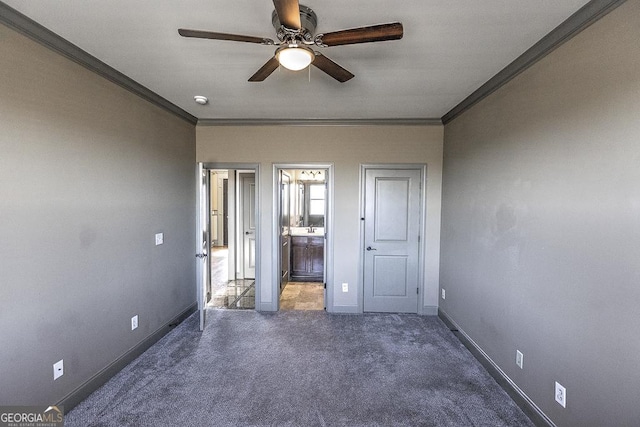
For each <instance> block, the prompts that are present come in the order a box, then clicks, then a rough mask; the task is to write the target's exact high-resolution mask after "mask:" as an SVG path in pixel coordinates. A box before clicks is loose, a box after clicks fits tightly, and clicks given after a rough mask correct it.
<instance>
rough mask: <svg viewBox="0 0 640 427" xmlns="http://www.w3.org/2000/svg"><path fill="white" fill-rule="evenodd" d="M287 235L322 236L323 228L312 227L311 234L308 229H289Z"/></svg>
mask: <svg viewBox="0 0 640 427" xmlns="http://www.w3.org/2000/svg"><path fill="white" fill-rule="evenodd" d="M289 234H291V235H292V236H324V227H313V232H310V231H309V227H291V229H290V232H289Z"/></svg>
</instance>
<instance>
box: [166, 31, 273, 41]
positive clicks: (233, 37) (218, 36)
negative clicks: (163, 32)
mask: <svg viewBox="0 0 640 427" xmlns="http://www.w3.org/2000/svg"><path fill="white" fill-rule="evenodd" d="M178 34H180V35H181V36H182V37H195V38H197V39H213V40H229V41H233V42H246V43H258V44H266V45H272V44H274V42H273V40H271V39H267V38H264V37H253V36H243V35H239V34H227V33H214V32H213V31H200V30H187V29H184V28H180V29H179V30H178Z"/></svg>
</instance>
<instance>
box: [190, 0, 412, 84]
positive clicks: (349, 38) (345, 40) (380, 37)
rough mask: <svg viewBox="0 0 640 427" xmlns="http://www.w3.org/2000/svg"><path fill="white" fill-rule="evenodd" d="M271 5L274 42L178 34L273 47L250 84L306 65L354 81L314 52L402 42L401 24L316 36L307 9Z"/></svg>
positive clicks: (294, 1) (280, 0) (292, 0)
mask: <svg viewBox="0 0 640 427" xmlns="http://www.w3.org/2000/svg"><path fill="white" fill-rule="evenodd" d="M262 1H266V0H262ZM272 1H273V5H274V6H275V10H274V11H273V12H272V13H271V23H272V24H273V27H274V28H275V30H276V36H277V40H273V39H270V38H266V37H256V36H246V35H242V34H228V33H218V32H213V31H202V30H189V29H185V28H180V29H179V30H178V33H179V34H180V35H181V36H182V37H195V38H198V39H213V40H228V41H233V42H245V43H257V44H262V45H265V46H277V49H276V52H275V55H274V56H273V57H271V59H269V60H268V61H267V62H266V63H265V64H264V65H263V66H262V68H260V69H259V70H258V71H256V73H255V74H254V75H253V76H251V77H249V81H250V82H261V81H264V79H266V78H267V77H269V76H270V75H271V73H273V72H274V71H275V70H277V69H278V66H280V65H282V66H283V67H285V68H288V69H290V70H293V71H299V70H303V69H305V68H307V67H308V66H309V65H313V66H314V67H316V68H318V69H320V70H322V71H324V72H325V73H327V74H328V75H330V76H331V77H333V78H334V79H336V80H337V81H339V82H341V83H344V82H346V81H347V80H350V79H352V78H353V77H354V76H353V74H351V72H350V71H349V70H347V69H345V68H342V67H341V66H340V65H338V64H336V63H335V62H333V61H332V60H330V59H329V58H327V57H326V56H324V55H323V54H322V53H320V52H318V51H316V49H319V48H325V47H331V46H342V45H349V44H356V43H372V42H382V41H387V40H398V39H401V38H402V35H403V32H404V29H403V27H402V23H400V22H390V23H388V24H378V25H368V26H366V27H357V28H351V29H348V30H338V31H332V32H329V33H319V34H317V33H316V26H317V24H318V17H317V16H316V13H315V12H314V11H313V10H311V8H309V7H307V6H305V5H302V4H300V3H299V2H298V0H272Z"/></svg>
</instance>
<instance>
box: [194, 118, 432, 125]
mask: <svg viewBox="0 0 640 427" xmlns="http://www.w3.org/2000/svg"><path fill="white" fill-rule="evenodd" d="M441 125H442V120H440V119H437V118H425V119H286V120H281V119H199V120H198V126H441Z"/></svg>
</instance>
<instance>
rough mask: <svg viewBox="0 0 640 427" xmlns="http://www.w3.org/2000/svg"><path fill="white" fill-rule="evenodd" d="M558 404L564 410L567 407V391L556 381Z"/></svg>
mask: <svg viewBox="0 0 640 427" xmlns="http://www.w3.org/2000/svg"><path fill="white" fill-rule="evenodd" d="M556 402H558V403H559V404H560V405H561V406H562V407H563V408H566V407H567V389H566V388H564V387H563V386H562V384H560V383H559V382H557V381H556Z"/></svg>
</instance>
